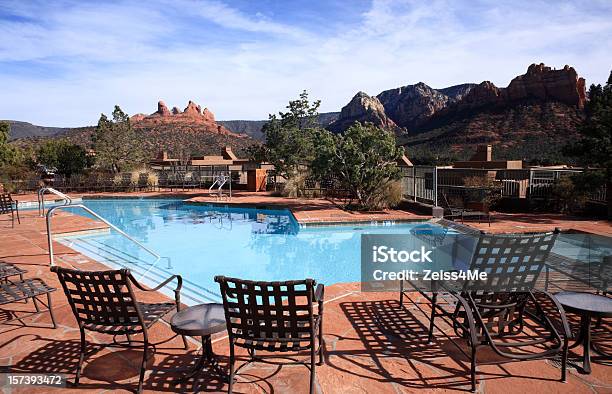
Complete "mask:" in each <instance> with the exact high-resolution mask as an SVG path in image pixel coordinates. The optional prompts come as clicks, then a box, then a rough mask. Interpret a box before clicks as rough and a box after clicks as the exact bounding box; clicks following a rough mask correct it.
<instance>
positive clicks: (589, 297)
mask: <svg viewBox="0 0 612 394" xmlns="http://www.w3.org/2000/svg"><path fill="white" fill-rule="evenodd" d="M555 297H557V300H559V302H560V303H561V305H563V309H565V311H566V312H572V313H575V314H577V315H579V316H580V331H579V332H578V336H577V338H576V342H575V343H574V344H573V345H572V346H570V349H573V348H575V347H577V346H579V345H582V347H583V349H584V352H583V355H582V371H583V372H584V373H585V374H590V373H591V350H593V351H595V352H596V353H599V354H601V355H603V356H605V357H606V358H609V357H610V356H609V355H607V354H604V353H603V352H600V351H599V350H597V349H596V348H595V347H594V346H593V344H592V342H591V318H602V317H612V298H608V297H605V296H601V295H597V294H591V293H577V292H573V291H566V292H561V293H557V294H555Z"/></svg>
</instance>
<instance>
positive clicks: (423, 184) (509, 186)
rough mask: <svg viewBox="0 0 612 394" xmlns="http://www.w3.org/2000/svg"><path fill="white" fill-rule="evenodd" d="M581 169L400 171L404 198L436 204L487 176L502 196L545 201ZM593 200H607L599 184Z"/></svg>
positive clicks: (428, 168) (429, 168)
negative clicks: (473, 181) (562, 181)
mask: <svg viewBox="0 0 612 394" xmlns="http://www.w3.org/2000/svg"><path fill="white" fill-rule="evenodd" d="M581 172H583V171H582V170H566V169H538V168H528V169H504V170H490V169H472V168H447V167H434V166H414V167H409V168H405V169H404V170H403V177H402V188H403V194H404V197H405V198H407V199H410V200H413V201H419V202H423V203H427V204H434V205H438V203H439V202H440V201H439V199H440V197H441V195H442V194H444V195H445V196H463V195H465V193H466V192H469V191H470V190H475V189H479V187H478V186H474V185H473V184H472V185H469V183H470V182H469V181H468V179H469V178H481V179H482V178H486V179H489V180H490V181H491V183H492V184H494V185H495V186H496V187H497V188H498V189H499V193H500V195H501V197H502V198H526V199H535V200H544V199H548V198H551V197H552V195H553V188H554V185H555V184H556V183H558V182H559V180H560V179H561V178H563V177H565V176H571V175H573V174H578V173H581ZM590 199H591V200H592V201H596V202H606V201H607V200H606V187H605V185H602V186H601V187H600V188H599V189H598V190H597V192H595V193H593V194H592V195H591V197H590Z"/></svg>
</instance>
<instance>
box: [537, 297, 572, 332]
mask: <svg viewBox="0 0 612 394" xmlns="http://www.w3.org/2000/svg"><path fill="white" fill-rule="evenodd" d="M535 291H537V292H538V293H540V294H543V295H544V296H546V298H548V299H549V300H550V301H551V302H552V303H553V304H554V305H555V307H556V308H557V310H558V311H559V315H560V317H561V325H562V326H563V331H565V332H564V335H565V338H566V340H567V339H569V338H571V337H572V330H571V329H570V326H569V322H568V321H567V316H566V314H565V309H563V306H562V305H561V303H559V300H557V297H555V296H554V295H553V294H551V293H549V292H548V291H545V290H535Z"/></svg>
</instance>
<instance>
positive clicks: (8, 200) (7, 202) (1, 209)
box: [0, 193, 21, 227]
mask: <svg viewBox="0 0 612 394" xmlns="http://www.w3.org/2000/svg"><path fill="white" fill-rule="evenodd" d="M9 213H10V214H11V226H12V227H15V214H17V223H19V224H21V219H20V218H19V202H18V201H16V200H13V198H12V197H11V195H10V193H0V214H2V215H3V214H9Z"/></svg>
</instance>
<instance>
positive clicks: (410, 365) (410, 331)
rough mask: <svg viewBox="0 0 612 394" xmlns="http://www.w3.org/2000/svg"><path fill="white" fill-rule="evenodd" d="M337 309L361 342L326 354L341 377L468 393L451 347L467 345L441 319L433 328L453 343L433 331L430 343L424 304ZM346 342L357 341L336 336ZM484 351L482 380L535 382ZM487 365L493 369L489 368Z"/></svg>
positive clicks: (464, 367) (464, 363)
mask: <svg viewBox="0 0 612 394" xmlns="http://www.w3.org/2000/svg"><path fill="white" fill-rule="evenodd" d="M340 307H341V308H342V311H343V312H344V314H345V315H346V317H347V318H348V319H349V321H350V322H351V324H352V326H353V328H354V330H355V331H356V334H357V338H356V339H358V340H359V341H360V342H361V343H360V344H355V345H354V346H352V347H351V349H348V350H344V347H345V346H346V345H344V346H343V347H342V350H328V351H327V352H326V355H327V357H328V360H327V361H326V362H327V365H329V366H331V367H332V368H336V369H339V370H342V372H343V373H347V374H351V375H356V376H358V377H360V378H364V379H372V380H375V381H378V382H385V383H386V382H389V383H391V382H394V383H395V384H396V385H398V386H401V387H404V388H408V389H454V390H462V391H466V392H469V391H470V388H471V385H470V363H469V358H468V357H467V356H466V355H465V354H463V353H462V351H461V350H460V349H459V348H458V347H457V346H456V345H455V344H457V345H459V347H461V348H462V349H463V350H464V351H466V350H467V346H466V344H465V342H464V341H463V340H462V339H459V338H457V337H456V335H455V334H454V332H453V329H452V328H451V327H449V326H448V325H446V324H445V323H443V322H442V321H439V322H436V325H437V326H438V327H441V328H442V329H443V330H444V332H445V333H447V334H448V335H450V338H451V339H452V340H453V341H451V339H449V338H447V337H446V336H445V335H444V334H443V333H441V332H440V331H439V329H436V331H435V332H436V334H435V335H434V341H433V342H432V343H430V344H428V343H427V334H428V318H427V317H426V316H424V315H423V312H421V311H420V310H419V308H425V309H424V311H425V312H426V313H429V307H428V306H427V305H426V304H424V303H420V304H419V307H418V308H417V307H415V306H414V305H410V306H409V307H408V308H401V307H400V305H399V302H398V301H397V300H380V301H364V302H345V303H341V304H340ZM344 340H346V341H355V338H346V337H339V338H338V341H339V342H340V341H344ZM453 342H454V343H453ZM338 347H339V346H338V345H336V348H338ZM482 350H483V351H481V354H479V357H478V358H479V360H480V362H481V363H482V366H483V367H484V366H485V365H487V367H485V368H481V369H480V370H479V371H478V375H480V378H481V379H483V378H484V379H483V380H491V379H499V378H509V377H514V378H517V377H525V378H534V376H529V375H528V374H527V375H524V376H522V375H523V374H522V373H521V374H520V375H517V372H516V371H512V372H510V371H509V370H507V369H506V367H505V366H504V365H505V364H507V363H508V360H507V359H506V360H505V359H502V358H500V357H498V356H497V355H495V354H494V353H493V352H492V351H491V352H489V351H486V349H482ZM489 365H495V366H496V368H495V369H492V368H488V366H489ZM483 369H486V371H483ZM538 379H542V378H541V377H538ZM544 379H545V380H548V379H546V378H544ZM550 380H554V379H550Z"/></svg>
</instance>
